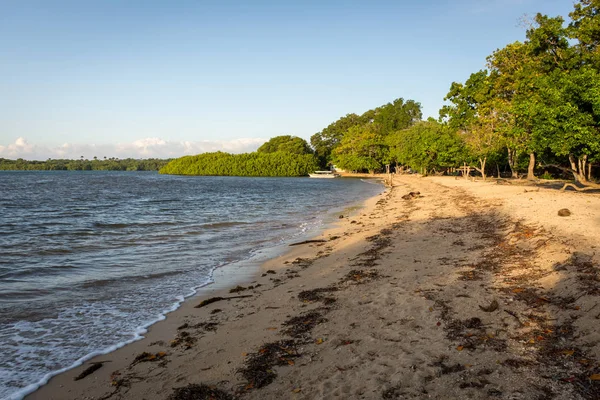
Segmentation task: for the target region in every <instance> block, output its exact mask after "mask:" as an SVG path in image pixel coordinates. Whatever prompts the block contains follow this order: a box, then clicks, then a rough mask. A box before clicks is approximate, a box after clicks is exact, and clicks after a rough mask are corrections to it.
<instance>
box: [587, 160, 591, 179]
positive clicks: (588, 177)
mask: <svg viewBox="0 0 600 400" xmlns="http://www.w3.org/2000/svg"><path fill="white" fill-rule="evenodd" d="M587 179H588V181H591V180H592V163H589V164H588V171H587Z"/></svg>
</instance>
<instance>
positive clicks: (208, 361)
mask: <svg viewBox="0 0 600 400" xmlns="http://www.w3.org/2000/svg"><path fill="white" fill-rule="evenodd" d="M394 184H395V187H394V189H393V190H391V191H388V192H386V193H385V194H383V195H381V196H378V197H376V198H374V199H372V200H370V201H369V202H368V204H367V205H366V207H365V208H363V209H362V210H360V211H359V212H358V214H357V215H354V216H351V217H350V218H344V219H343V220H340V224H339V225H338V226H337V227H335V228H334V229H332V230H329V231H327V232H325V233H324V234H323V235H322V236H321V237H320V238H322V239H325V240H326V241H325V242H323V243H312V244H305V245H300V246H296V247H292V248H290V249H291V251H290V252H289V253H287V254H285V255H283V256H280V257H277V258H275V259H273V260H271V261H269V262H268V263H267V264H266V265H265V266H264V267H263V271H262V274H259V275H258V276H256V277H245V278H246V280H247V281H246V283H244V284H243V286H244V287H247V286H249V285H251V286H253V288H252V289H246V290H243V291H241V292H239V293H235V294H229V293H228V290H226V288H222V287H218V286H215V287H213V288H211V289H210V290H209V291H210V293H204V295H203V297H199V298H194V299H192V300H189V301H187V302H186V303H184V305H183V307H182V308H180V309H179V310H177V311H176V312H174V313H172V314H170V315H169V316H168V318H167V319H166V320H165V321H163V322H160V323H158V324H156V325H155V326H154V327H153V328H152V329H151V331H150V332H149V334H148V335H147V337H146V338H145V339H144V340H141V341H139V342H136V343H133V344H131V345H128V346H126V347H124V348H122V349H119V350H117V351H115V352H113V353H111V354H108V355H105V356H101V357H97V358H95V359H94V360H91V361H90V362H87V363H85V364H84V365H83V366H81V367H79V368H75V369H73V370H71V371H68V372H66V373H64V374H61V375H59V376H57V377H55V378H53V379H52V380H51V381H50V383H49V384H48V385H46V386H44V387H42V388H41V389H40V390H38V391H37V392H36V393H34V394H32V395H30V396H29V397H28V399H44V400H49V399H148V400H151V399H167V398H171V399H203V398H215V399H219V398H228V397H227V395H229V396H232V397H240V398H242V399H288V398H289V399H380V398H384V399H421V398H431V399H467V398H471V399H488V398H499V399H546V398H548V399H550V398H554V399H580V398H584V399H598V398H600V366H599V364H598V360H600V345H599V342H600V331H599V329H598V328H599V327H600V307H598V303H599V299H600V297H598V296H600V275H599V270H598V267H599V263H600V256H599V255H598V254H597V253H598V248H597V246H598V245H600V197H599V196H598V194H593V193H574V192H565V193H560V192H558V191H557V190H555V189H546V188H541V189H539V191H537V188H535V187H531V186H519V185H509V186H506V185H497V184H496V183H495V182H493V181H492V182H486V183H484V182H471V181H466V180H462V179H460V180H456V179H454V178H420V177H416V176H401V177H396V178H395V180H394ZM532 190H533V191H532ZM411 191H412V192H414V191H418V192H420V195H419V196H413V197H412V198H410V199H408V200H405V199H403V198H402V196H403V195H406V194H407V193H409V192H411ZM562 208H568V209H569V210H570V211H571V212H572V214H571V216H568V217H560V216H558V214H557V213H558V210H560V209H562ZM233 295H250V296H249V297H243V298H237V299H232V300H222V301H218V302H214V303H212V304H209V305H207V306H205V307H202V308H194V306H195V305H197V304H199V303H200V301H201V300H203V299H206V298H209V297H213V296H221V297H227V296H233ZM143 353H146V354H143ZM136 358H138V360H137V361H136ZM100 361H103V362H104V364H103V366H102V367H101V368H99V369H98V370H96V371H95V372H93V373H92V374H90V375H88V376H86V377H85V378H83V379H80V380H77V381H75V380H74V378H75V377H76V376H77V375H79V374H81V373H82V371H83V370H85V369H86V368H88V367H89V366H90V365H92V362H100ZM190 384H206V385H208V386H209V387H210V388H212V389H210V388H206V387H200V386H195V387H194V386H192V387H188V389H187V391H180V392H175V391H174V388H182V387H187V385H190ZM194 390H196V391H197V395H196V397H194V396H195V394H194ZM210 390H214V392H213V394H212V397H210V395H207V396H206V397H202V396H201V395H200V394H199V393H201V392H203V393H206V392H207V391H210ZM218 391H222V392H218ZM169 396H171V397H169ZM219 396H222V397H219Z"/></svg>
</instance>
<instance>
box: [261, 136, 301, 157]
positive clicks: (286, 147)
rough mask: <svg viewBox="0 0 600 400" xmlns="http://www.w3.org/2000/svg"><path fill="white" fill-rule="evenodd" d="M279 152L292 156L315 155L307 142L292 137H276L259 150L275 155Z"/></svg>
mask: <svg viewBox="0 0 600 400" xmlns="http://www.w3.org/2000/svg"><path fill="white" fill-rule="evenodd" d="M278 151H281V152H284V153H291V154H312V153H313V151H312V149H311V148H310V146H309V145H308V143H307V142H306V140H304V139H302V138H299V137H297V136H290V135H283V136H276V137H274V138H272V139H270V140H269V141H268V142H265V143H264V144H263V145H262V146H260V147H259V148H258V150H257V152H259V153H275V152H278Z"/></svg>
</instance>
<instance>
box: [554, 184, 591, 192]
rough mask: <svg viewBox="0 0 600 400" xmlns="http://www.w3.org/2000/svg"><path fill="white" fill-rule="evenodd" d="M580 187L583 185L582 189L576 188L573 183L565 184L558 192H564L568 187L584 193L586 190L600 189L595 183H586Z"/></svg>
mask: <svg viewBox="0 0 600 400" xmlns="http://www.w3.org/2000/svg"><path fill="white" fill-rule="evenodd" d="M582 185H585V186H584V187H579V186H576V185H575V184H573V183H565V186H563V187H562V188H561V189H560V191H561V192H564V191H565V189H566V188H568V187H572V188H573V189H575V190H577V191H578V192H585V191H586V190H599V189H600V185H597V184H595V183H590V182H588V183H585V184H582Z"/></svg>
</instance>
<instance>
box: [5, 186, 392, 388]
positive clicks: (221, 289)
mask: <svg viewBox="0 0 600 400" xmlns="http://www.w3.org/2000/svg"><path fill="white" fill-rule="evenodd" d="M371 179H373V177H371ZM381 190H382V191H384V192H385V190H386V189H385V188H384V186H383V185H381ZM382 194H384V193H379V194H375V195H374V196H372V197H370V198H367V199H366V200H363V201H362V202H359V203H355V204H349V205H348V206H346V207H343V208H339V207H335V208H332V209H331V210H329V211H328V213H327V215H329V220H328V219H325V220H324V221H323V225H322V226H320V227H318V228H317V229H316V230H315V231H312V232H308V233H303V234H301V235H299V237H298V238H296V239H298V240H304V239H315V238H321V237H322V236H325V235H326V233H327V232H329V231H331V230H335V229H336V226H337V225H339V223H340V222H339V220H336V219H333V218H334V217H333V215H334V214H335V215H338V212H339V213H343V214H347V215H346V217H348V216H350V215H352V214H353V213H356V212H358V211H360V210H361V209H362V208H363V207H365V204H366V203H367V202H369V201H370V200H371V199H373V198H377V197H379V196H381V195H382ZM296 239H288V240H286V241H285V242H283V243H273V245H272V246H269V247H265V248H263V249H260V250H259V252H258V254H254V255H252V256H251V257H250V258H248V259H244V260H239V261H235V262H232V263H228V264H225V265H223V266H220V267H216V268H215V269H214V270H213V272H212V274H211V277H210V281H209V282H207V283H205V284H203V285H201V286H198V287H195V288H191V289H190V290H191V291H193V293H190V294H189V295H187V296H183V297H182V298H181V300H180V301H178V302H177V303H174V304H173V306H172V307H171V308H170V309H167V310H165V311H164V312H162V313H161V314H160V315H159V316H158V317H157V319H156V320H154V321H152V322H149V323H147V324H145V325H143V326H140V327H138V328H137V330H136V332H135V337H133V338H132V339H130V340H128V341H126V342H122V343H118V344H116V345H113V346H111V347H109V348H108V349H106V350H100V351H96V352H94V353H91V354H88V355H86V356H83V357H82V358H80V359H78V360H76V361H75V362H74V363H73V364H71V365H70V366H68V367H64V368H62V369H60V370H58V371H54V372H52V373H49V374H47V375H46V376H44V377H43V378H42V379H41V380H40V381H38V382H36V383H32V384H30V385H28V386H27V387H25V388H23V389H21V391H20V393H19V394H18V395H17V394H13V395H10V396H9V397H8V399H29V398H34V395H35V394H36V393H37V392H38V391H40V389H42V388H43V387H45V386H47V385H49V384H50V383H51V382H52V380H54V379H55V378H58V377H60V376H61V375H63V374H66V373H69V372H71V371H73V370H77V369H82V368H83V367H84V366H85V365H88V364H93V363H95V362H97V361H96V360H98V359H102V358H105V357H106V356H110V355H111V354H113V353H114V352H116V351H119V350H122V349H124V348H127V347H128V346H131V345H134V344H136V343H138V342H141V341H146V340H148V338H149V336H150V335H151V334H152V330H153V329H156V325H157V324H161V323H164V322H166V320H167V319H169V318H175V317H176V314H177V312H178V311H179V310H181V308H182V307H183V306H184V305H185V303H189V302H194V301H195V300H198V299H201V298H204V297H212V296H217V295H223V296H226V295H228V294H229V290H230V289H231V288H233V287H236V286H238V285H247V284H249V283H252V282H254V281H255V280H256V279H257V278H258V277H260V274H261V273H262V272H264V271H266V270H268V269H269V268H267V267H265V266H266V265H267V266H268V265H271V262H272V261H273V260H275V259H278V258H280V257H283V256H284V255H286V254H288V253H293V252H294V250H295V249H294V248H292V247H289V246H290V244H289V243H288V242H292V241H294V240H296ZM241 265H243V267H241ZM28 388H29V389H28ZM59 398H60V397H59Z"/></svg>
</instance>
